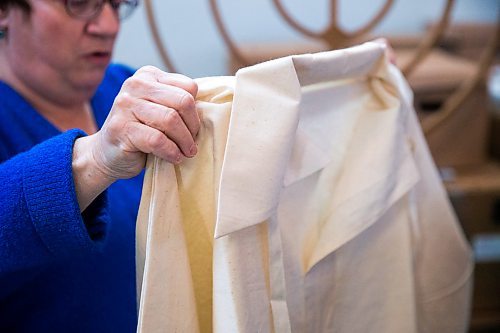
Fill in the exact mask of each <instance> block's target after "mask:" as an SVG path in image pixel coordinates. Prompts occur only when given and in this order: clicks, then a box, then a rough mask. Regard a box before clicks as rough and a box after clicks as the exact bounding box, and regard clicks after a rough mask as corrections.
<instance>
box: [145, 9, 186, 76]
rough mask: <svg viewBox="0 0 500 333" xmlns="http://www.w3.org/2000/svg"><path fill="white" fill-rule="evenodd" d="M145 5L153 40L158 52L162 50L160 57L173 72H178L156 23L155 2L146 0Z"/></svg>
mask: <svg viewBox="0 0 500 333" xmlns="http://www.w3.org/2000/svg"><path fill="white" fill-rule="evenodd" d="M144 6H145V8H146V15H147V18H148V23H149V28H150V29H151V34H152V35H153V40H154V42H155V44H156V47H157V49H158V52H160V57H161V60H162V61H163V63H164V64H165V66H166V67H167V68H168V70H170V71H172V72H178V71H177V69H176V67H175V66H174V63H173V62H172V60H171V58H170V56H169V54H168V52H167V49H166V48H165V45H164V44H163V40H162V38H161V35H160V31H159V30H158V25H157V23H156V18H155V15H154V11H153V4H152V3H151V0H144Z"/></svg>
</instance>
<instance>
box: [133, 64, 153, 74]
mask: <svg viewBox="0 0 500 333" xmlns="http://www.w3.org/2000/svg"><path fill="white" fill-rule="evenodd" d="M157 71H159V69H158V68H156V67H155V66H152V65H146V66H142V67H141V68H139V69H138V70H137V72H136V73H138V74H141V73H154V72H157Z"/></svg>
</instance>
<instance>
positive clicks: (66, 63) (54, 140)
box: [0, 0, 199, 332]
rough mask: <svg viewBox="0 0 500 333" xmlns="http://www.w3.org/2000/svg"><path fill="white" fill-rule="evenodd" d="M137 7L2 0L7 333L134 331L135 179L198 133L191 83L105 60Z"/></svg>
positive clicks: (188, 153)
mask: <svg viewBox="0 0 500 333" xmlns="http://www.w3.org/2000/svg"><path fill="white" fill-rule="evenodd" d="M136 6H137V0H121V1H120V0H111V1H104V0H2V2H0V117H1V119H2V120H1V121H0V162H1V164H0V182H1V184H2V189H0V286H1V287H0V331H2V332H4V331H16V332H25V331H26V332H32V331H36V332H57V331H64V332H126V331H130V332H132V331H135V327H136V320H137V319H136V294H135V265H134V252H135V249H134V231H135V219H136V214H137V209H138V202H139V199H140V194H141V184H142V177H141V175H139V176H137V175H138V174H139V173H140V172H141V170H142V169H143V167H144V164H145V158H146V154H147V153H153V154H155V155H157V156H159V157H161V158H163V159H165V160H168V161H170V162H172V163H178V162H180V161H181V160H182V158H184V157H192V156H194V155H195V154H196V150H197V149H196V144H195V141H194V140H195V137H196V134H197V132H198V129H199V119H198V117H197V114H196V112H195V107H194V97H195V96H196V93H197V87H196V84H195V83H194V82H193V81H192V80H191V79H189V78H187V77H184V76H181V75H178V74H168V73H165V72H162V71H160V70H158V69H156V68H153V67H144V68H142V69H140V70H138V71H137V72H136V73H135V74H134V75H133V76H132V74H133V73H132V71H130V70H129V69H128V68H125V67H123V66H118V65H110V66H108V65H109V61H110V59H111V55H112V50H113V45H114V42H115V39H116V36H117V33H118V31H119V27H120V18H124V17H125V16H126V15H127V14H129V13H130V11H131V10H133V9H134V8H135V7H136ZM73 128H79V129H73ZM85 133H86V134H85ZM87 134H88V135H87ZM125 178H131V179H128V180H120V179H125Z"/></svg>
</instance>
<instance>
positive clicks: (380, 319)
mask: <svg viewBox="0 0 500 333" xmlns="http://www.w3.org/2000/svg"><path fill="white" fill-rule="evenodd" d="M220 80H221V81H220ZM218 82H219V83H218ZM199 83H200V91H204V93H203V95H204V96H205V98H206V95H207V91H208V90H210V89H212V93H213V95H214V96H217V95H218V94H220V93H221V91H224V90H225V89H227V88H228V86H231V84H232V85H233V86H234V98H233V104H232V107H231V109H230V112H231V118H230V122H229V125H227V124H226V123H224V124H223V125H221V124H220V123H219V125H221V127H217V126H215V127H214V132H213V133H222V132H223V131H227V142H225V143H224V145H225V154H224V157H223V164H222V168H221V169H219V167H220V161H221V158H220V156H221V155H219V153H220V152H221V151H222V150H223V149H222V148H221V149H219V153H217V154H215V155H214V158H213V160H209V159H206V158H203V159H202V160H203V161H204V164H203V165H202V166H200V168H208V170H210V172H209V173H206V172H205V173H204V171H203V170H201V169H200V170H199V173H189V172H183V171H182V170H183V168H184V167H185V166H184V165H181V166H180V167H179V169H178V171H177V172H176V176H177V178H172V177H174V175H173V173H172V172H169V173H164V174H153V177H163V178H168V179H170V181H169V184H171V185H170V186H174V187H178V191H179V193H185V194H184V195H181V196H180V197H182V198H183V199H182V198H181V199H180V202H181V203H180V206H181V207H182V206H185V207H192V205H193V202H188V203H186V204H183V203H182V202H183V201H184V200H188V201H190V200H191V199H190V196H191V195H193V198H194V201H195V202H198V200H206V201H205V204H197V205H195V206H196V207H198V206H203V207H205V208H206V209H205V210H206V212H207V213H208V215H206V216H204V217H202V216H198V215H196V221H194V222H193V221H188V222H186V221H181V222H179V224H182V225H183V228H185V230H184V235H185V236H186V238H190V236H189V235H190V233H191V232H192V228H195V229H196V228H198V229H199V230H203V232H205V231H206V230H207V226H210V227H208V230H209V231H212V230H213V231H212V236H214V237H215V239H214V240H213V252H212V253H213V265H212V276H213V280H212V283H213V286H212V288H213V314H212V315H213V322H212V327H208V326H206V325H202V324H200V326H199V327H196V328H193V330H192V331H193V332H194V331H196V329H199V330H200V331H203V332H209V331H211V329H213V331H215V332H256V331H259V332H306V331H313V332H325V331H328V332H329V331H333V332H367V331H370V332H422V331H429V332H465V331H466V328H467V324H468V314H469V304H470V303H469V301H470V283H471V272H472V259H471V253H470V249H469V247H468V245H467V243H466V242H465V239H464V236H463V234H462V233H461V231H460V229H459V226H458V223H457V220H456V217H455V216H454V214H453V212H452V209H451V206H450V204H449V202H448V200H447V198H446V193H445V191H444V189H443V186H442V184H441V182H440V180H439V178H438V176H437V172H436V168H435V166H434V165H433V162H432V159H431V157H430V153H429V151H428V149H427V147H426V143H425V140H424V138H423V135H422V133H421V131H420V129H419V125H418V120H417V118H416V116H415V114H414V110H413V108H412V107H411V92H410V91H409V90H408V87H407V85H406V83H405V82H404V80H403V78H402V76H401V75H400V73H399V72H398V71H397V69H396V68H395V67H393V66H391V65H390V64H389V63H388V61H387V59H386V58H385V52H384V49H383V48H382V47H381V46H380V45H378V44H374V43H367V44H363V45H361V46H358V47H354V48H351V49H346V50H340V51H332V52H326V53H320V54H315V55H301V56H291V57H286V58H282V59H278V60H273V61H271V62H267V63H264V64H259V65H256V66H252V67H249V68H246V69H243V70H241V71H239V72H238V73H237V74H236V77H235V78H234V82H233V83H231V82H230V80H229V79H228V78H223V79H221V78H211V79H206V80H202V81H200V82H199ZM205 84H207V87H208V86H210V88H209V89H208V88H207V89H208V90H204V85H205ZM218 84H220V86H221V87H220V88H216V87H217V85H218ZM212 102H213V103H212V104H198V106H199V112H200V113H201V114H202V119H203V118H204V113H205V112H208V111H209V110H214V109H218V108H219V107H220V106H219V105H218V103H217V102H216V101H215V100H214V101H212ZM212 108H213V109H212ZM224 126H226V127H224ZM227 126H228V127H227ZM219 130H220V131H221V132H219ZM205 133H208V132H205ZM221 137H222V135H221ZM207 139H208V140H211V139H210V137H207V136H204V137H202V138H200V140H202V141H203V140H207ZM203 154H204V153H202V155H203ZM195 161H196V160H195V159H192V160H190V161H189V162H194V163H196V162H195ZM214 161H216V162H217V163H215V162H214ZM160 163H166V162H160ZM210 163H212V164H210ZM187 164H188V165H187V166H186V168H187V169H189V168H193V166H192V165H189V163H187ZM214 166H215V167H214ZM217 170H219V172H220V177H216V176H210V181H208V182H207V181H206V180H205V181H203V180H201V179H200V178H197V177H207V176H208V174H211V173H212V172H217ZM148 172H151V169H149V170H148ZM188 174H191V176H190V177H194V178H193V179H197V180H196V181H201V183H202V184H209V183H210V182H212V184H213V189H214V191H213V192H212V191H208V192H207V189H205V190H204V191H199V190H198V192H201V193H203V195H202V196H200V194H199V193H198V192H196V191H192V192H189V190H188V187H186V188H183V186H184V185H183V184H185V183H186V182H188V179H187V178H186V177H184V176H187V175H188ZM219 179H220V185H219V186H218V185H217V184H219V182H218V180H219ZM145 186H146V185H145ZM147 186H149V185H147ZM169 191H170V192H169V193H173V192H172V191H171V190H169ZM184 191H185V192H184ZM145 193H146V190H145ZM212 196H215V198H216V200H214V199H213V197H212ZM143 202H144V203H145V205H148V203H149V205H148V209H151V207H154V206H156V208H155V209H158V210H161V211H162V212H163V214H168V213H169V212H170V210H172V209H174V208H175V207H169V206H168V205H167V203H168V202H169V200H164V202H162V201H161V200H157V199H156V198H155V197H154V195H153V196H152V197H151V198H147V197H146V198H145V197H143ZM207 203H208V205H207ZM212 203H215V204H216V207H217V210H216V214H215V215H216V217H215V218H216V220H215V223H213V222H212V223H211V222H210V221H209V220H210V218H211V217H212V218H213V217H214V216H213V214H214V213H213V209H210V208H209V205H210V204H212ZM190 209H192V208H188V209H184V211H183V213H182V214H183V216H182V217H183V218H184V217H186V216H187V215H189V210H190ZM191 216H193V215H191ZM207 216H208V217H207ZM144 218H145V219H144ZM147 219H148V216H146V215H143V214H140V217H139V220H138V227H139V225H142V228H145V227H144V226H145V225H147V224H148V223H157V222H151V221H147ZM187 226H189V227H187ZM144 230H146V229H144ZM148 232H149V231H148ZM200 233H202V232H201V231H200ZM142 234H143V235H144V234H145V233H144V232H143V233H142ZM198 239H201V238H198ZM145 241H146V242H149V239H146V240H145ZM171 242H172V241H171ZM138 243H142V244H144V239H143V240H142V241H140V240H139V239H138ZM193 244H194V245H196V243H192V245H191V246H193ZM138 245H139V246H141V244H138ZM184 245H185V244H184ZM189 247H190V245H188V248H189ZM195 247H197V246H195ZM144 249H145V250H144ZM153 249H154V247H153V246H150V247H149V248H148V247H143V250H142V252H141V251H139V252H138V253H145V255H146V264H147V263H148V255H149V254H148V251H152V250H153ZM185 251H186V253H189V260H190V268H191V269H193V267H194V263H195V262H196V260H194V259H193V258H194V256H193V255H192V254H191V253H192V251H193V250H192V249H186V250H185ZM199 253H200V251H198V254H199ZM151 255H154V254H151ZM205 255H206V256H207V257H208V256H210V251H206V252H205ZM156 258H160V256H157V257H156ZM180 258H184V257H180ZM139 260H140V259H139ZM161 260H162V261H163V263H160V264H159V265H165V266H162V267H167V266H168V263H167V262H168V261H169V260H172V257H171V256H168V255H165V256H163V258H161ZM201 261H204V260H201ZM205 261H206V258H205ZM149 262H150V266H148V267H146V269H145V271H144V274H143V275H142V278H143V279H144V280H145V281H146V280H148V279H150V277H149V276H148V275H149V274H156V273H155V270H157V269H158V268H157V267H155V265H156V264H157V263H156V262H155V261H153V260H150V261H149ZM175 265H180V264H179V263H173V267H175ZM206 267H208V266H206ZM165 269H166V268H165ZM185 271H187V269H186V270H185ZM186 275H189V273H188V272H186V273H185V274H184V273H183V275H181V276H180V277H181V278H183V279H184V278H185V276H186ZM191 275H192V276H191V277H190V279H189V281H188V282H183V283H184V284H185V285H184V287H186V288H189V287H190V285H191V284H192V287H191V288H193V290H194V291H193V295H194V296H193V297H195V298H196V299H195V300H182V301H181V302H191V304H194V303H197V304H198V309H199V308H200V306H199V304H200V300H199V299H198V297H199V295H201V294H206V293H207V292H208V291H207V290H205V291H204V292H203V293H200V291H196V290H197V288H198V290H199V288H200V287H196V285H200V281H201V279H199V278H197V277H196V276H195V274H193V273H191ZM175 278H177V277H175ZM140 279H141V276H140V275H139V276H138V280H140ZM197 279H198V282H196V280H197ZM183 281H185V280H183ZM159 283H160V282H158V284H156V286H153V285H149V288H151V287H154V288H155V290H159V289H160V288H165V286H168V285H169V284H170V283H171V282H170V281H169V280H168V279H164V281H163V284H161V285H160V284H159ZM175 283H179V282H173V284H174V285H175ZM201 285H203V286H204V288H206V287H207V286H209V284H207V283H204V282H203V281H202V282H201ZM167 288H168V287H167ZM142 289H143V293H144V291H145V289H147V288H145V285H144V283H143V286H142ZM148 292H150V293H152V292H151V291H148ZM164 296H165V297H167V298H168V297H169V295H166V294H164ZM142 297H144V296H142ZM142 301H143V300H142V298H141V302H142ZM156 301H157V302H160V303H158V305H161V304H162V303H161V302H163V304H165V303H172V302H174V301H175V299H162V300H160V299H157V300H156ZM141 304H142V303H141ZM153 306H154V305H151V307H153ZM190 309H191V310H190V313H189V316H191V317H197V318H198V320H200V318H201V317H202V316H200V315H199V314H195V312H196V309H195V306H194V305H191V308H190ZM176 315H177V314H176ZM142 316H143V317H144V318H145V317H146V316H147V314H146V313H143V314H142ZM164 316H167V318H153V317H151V318H149V319H150V322H151V326H150V327H152V328H154V329H156V330H158V331H171V330H173V329H174V328H175V327H177V328H178V327H181V326H180V325H182V320H185V319H186V318H188V317H187V316H188V314H185V315H184V317H176V316H171V315H170V314H168V313H164ZM176 320H181V322H179V323H175V321H176ZM164 321H171V323H170V324H169V325H173V326H168V327H169V330H165V326H164V325H163V324H162V325H155V322H156V323H163V322H164ZM203 322H204V323H207V322H208V321H207V320H204V321H203ZM200 323H201V321H200ZM176 325H177V326H176Z"/></svg>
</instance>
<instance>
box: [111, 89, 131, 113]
mask: <svg viewBox="0 0 500 333" xmlns="http://www.w3.org/2000/svg"><path fill="white" fill-rule="evenodd" d="M132 103H133V97H132V96H130V94H129V93H127V92H122V93H120V94H118V96H116V98H115V102H114V104H115V106H116V107H118V108H120V109H123V108H125V107H128V106H129V105H131V104H132Z"/></svg>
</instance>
